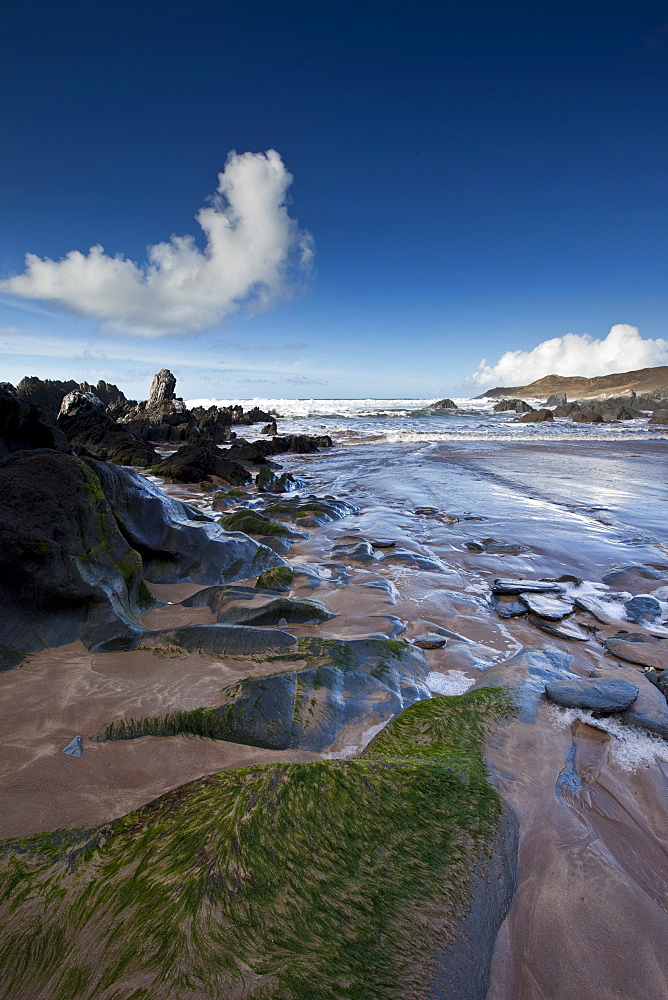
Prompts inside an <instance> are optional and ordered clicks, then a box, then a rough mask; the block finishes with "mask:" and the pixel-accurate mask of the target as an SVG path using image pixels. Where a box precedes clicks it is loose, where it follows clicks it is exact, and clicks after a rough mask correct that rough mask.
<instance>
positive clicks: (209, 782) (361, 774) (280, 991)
mask: <svg viewBox="0 0 668 1000" xmlns="http://www.w3.org/2000/svg"><path fill="white" fill-rule="evenodd" d="M509 711H511V705H510V702H509V700H508V698H507V696H506V695H505V694H504V693H503V692H502V691H499V690H498V689H490V690H485V691H477V692H473V693H471V694H466V695H462V696H461V697H459V698H435V699H432V700H430V701H426V702H420V703H418V704H416V705H414V706H413V707H412V708H409V709H407V710H406V711H405V712H403V713H402V714H401V715H399V716H398V717H397V718H396V719H395V720H394V721H393V722H392V723H390V725H389V726H387V727H386V729H385V730H383V732H382V733H381V734H380V735H379V736H378V737H376V739H375V740H374V741H373V742H372V744H370V746H369V747H368V749H367V751H366V752H365V754H364V755H363V756H362V757H361V758H359V759H357V760H352V761H323V762H318V763H310V764H274V765H267V766H264V767H251V768H242V769H239V770H236V771H227V772H223V773H222V774H218V775H213V776H207V777H204V778H200V779H198V780H197V781H194V782H192V783H191V784H188V785H184V786H182V787H181V788H177V789H175V790H174V791H173V792H169V793H168V794H167V795H164V796H162V797H161V798H159V799H157V800H156V801H154V802H152V803H149V804H148V805H147V806H144V807H143V808H141V809H138V810H135V811H134V812H132V813H130V814H128V815H127V816H125V817H123V818H122V819H119V820H117V821H114V822H113V823H110V824H108V825H106V826H102V827H99V828H96V829H94V830H85V831H84V830H77V831H59V832H56V833H53V834H42V835H39V836H36V837H32V838H29V839H24V840H12V841H5V842H4V843H3V844H2V845H0V906H1V908H2V909H1V911H0V912H1V916H0V968H2V970H3V971H2V980H1V981H2V987H1V989H2V991H1V992H0V996H2V997H3V998H10V997H11V998H14V997H18V996H26V997H27V996H36V995H37V994H38V993H40V995H44V996H47V995H48V996H49V997H52V998H54V1000H93V998H94V997H98V996H100V995H102V994H103V993H104V995H105V996H113V997H114V998H115V1000H140V998H145V1000H177V998H178V1000H188V998H189V997H193V998H194V997H195V996H198V997H199V996H202V995H206V996H210V997H212V998H213V997H225V998H230V1000H234V998H246V1000H305V998H309V1000H400V998H401V1000H403V998H404V997H408V996H410V997H418V996H425V995H427V991H428V986H429V982H430V979H431V975H432V972H433V967H432V960H431V956H432V955H433V953H434V952H435V951H436V950H439V951H444V950H446V948H447V945H448V942H449V941H450V940H451V939H452V936H453V932H454V929H455V927H456V924H457V922H458V921H459V920H460V919H461V917H462V916H463V914H464V913H465V911H466V904H467V899H468V889H467V884H468V883H467V873H468V872H469V871H470V868H471V865H472V864H473V862H474V860H475V858H476V857H477V856H478V855H479V853H480V851H483V850H485V849H486V848H488V846H489V845H490V844H491V842H492V839H493V837H494V835H495V832H496V829H497V825H498V821H499V818H500V814H501V804H500V801H499V798H498V796H497V794H496V792H495V791H494V789H493V788H492V786H491V785H490V784H489V781H488V780H487V776H486V773H485V768H484V762H483V744H484V737H485V734H486V732H487V731H488V730H489V728H490V726H491V725H492V724H493V723H494V721H495V720H496V719H498V718H499V717H501V716H503V715H505V714H507V713H508V712H509ZM40 991H43V992H40ZM104 991H108V993H105V992H104Z"/></svg>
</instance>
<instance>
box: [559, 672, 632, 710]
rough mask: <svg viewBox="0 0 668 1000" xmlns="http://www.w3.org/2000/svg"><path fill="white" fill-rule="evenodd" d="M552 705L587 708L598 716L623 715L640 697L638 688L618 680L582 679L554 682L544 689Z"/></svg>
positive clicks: (601, 678)
mask: <svg viewBox="0 0 668 1000" xmlns="http://www.w3.org/2000/svg"><path fill="white" fill-rule="evenodd" d="M545 694H546V695H547V697H548V698H549V699H550V701H554V702H556V704H557V705H563V706H564V707H565V708H586V709H590V710H591V711H595V712H623V711H624V710H625V709H627V708H629V707H630V706H631V705H632V704H633V702H634V701H635V700H636V698H637V697H638V686H637V685H636V684H632V683H631V681H627V680H624V679H622V678H617V677H581V678H579V679H578V680H568V681H552V682H550V683H548V684H546V685H545Z"/></svg>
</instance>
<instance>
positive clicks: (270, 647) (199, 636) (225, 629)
mask: <svg viewBox="0 0 668 1000" xmlns="http://www.w3.org/2000/svg"><path fill="white" fill-rule="evenodd" d="M296 646H297V639H296V638H295V636H294V635H290V634H289V633H288V632H283V631H282V630H281V629H275V628H253V627H252V626H248V625H223V624H216V625H182V626H180V627H178V628H170V629H161V630H159V631H148V630H146V631H144V632H142V633H141V634H138V635H134V636H132V637H122V638H118V639H112V640H107V641H105V642H101V643H100V644H99V645H98V646H97V647H95V648H94V649H93V652H97V653H113V652H119V651H122V650H129V649H182V650H183V651H184V652H186V653H204V654H207V655H210V656H221V655H227V656H262V655H263V654H266V653H272V652H277V653H280V652H286V653H289V652H292V651H293V650H294V649H295V647H296Z"/></svg>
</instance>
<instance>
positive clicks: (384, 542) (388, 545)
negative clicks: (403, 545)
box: [369, 538, 397, 549]
mask: <svg viewBox="0 0 668 1000" xmlns="http://www.w3.org/2000/svg"><path fill="white" fill-rule="evenodd" d="M369 541H370V542H371V544H372V545H373V547H374V549H393V548H394V546H395V545H396V544H397V543H396V540H395V539H393V538H370V539H369Z"/></svg>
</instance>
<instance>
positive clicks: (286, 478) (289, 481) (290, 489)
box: [265, 472, 306, 493]
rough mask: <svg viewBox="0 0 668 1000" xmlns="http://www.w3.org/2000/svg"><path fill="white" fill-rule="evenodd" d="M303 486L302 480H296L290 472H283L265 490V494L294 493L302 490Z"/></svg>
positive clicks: (304, 484) (304, 483)
mask: <svg viewBox="0 0 668 1000" xmlns="http://www.w3.org/2000/svg"><path fill="white" fill-rule="evenodd" d="M305 486H306V482H305V481H304V480H303V479H298V478H297V477H296V476H293V475H292V473H290V472H283V473H282V474H281V475H280V476H278V477H275V478H274V481H273V482H272V483H271V485H270V486H267V487H266V488H265V489H266V492H267V493H294V491H295V490H303V489H304V487H305Z"/></svg>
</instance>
